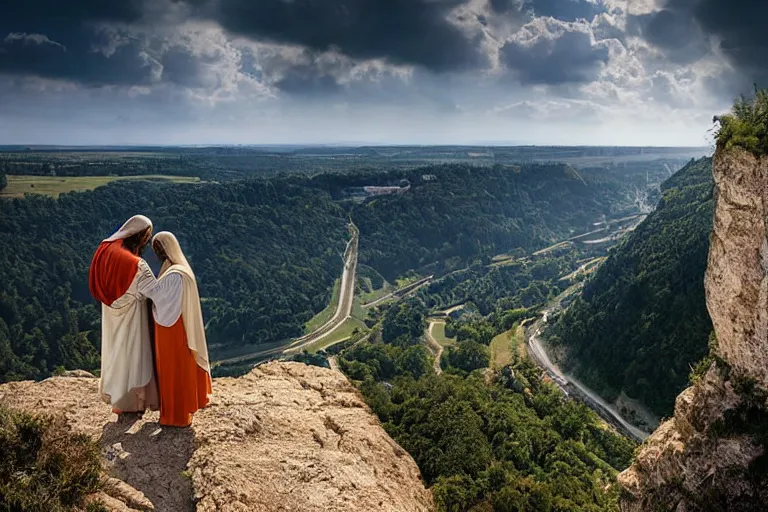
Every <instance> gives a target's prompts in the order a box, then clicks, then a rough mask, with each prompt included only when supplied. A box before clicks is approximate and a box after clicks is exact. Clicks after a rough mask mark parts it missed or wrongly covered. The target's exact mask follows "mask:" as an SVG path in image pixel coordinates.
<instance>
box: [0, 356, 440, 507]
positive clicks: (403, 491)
mask: <svg viewBox="0 0 768 512" xmlns="http://www.w3.org/2000/svg"><path fill="white" fill-rule="evenodd" d="M75 375H76V376H72V377H55V378H51V379H48V380H45V381H42V382H39V383H34V382H15V383H9V384H4V385H0V403H3V404H6V405H8V406H11V407H14V408H18V409H23V410H27V411H32V412H44V413H49V414H63V415H64V416H65V417H66V419H67V422H68V424H69V425H70V428H72V429H73V430H74V431H76V432H82V433H85V434H88V435H90V436H92V437H93V438H95V439H97V440H98V441H99V443H100V445H101V446H102V448H103V451H104V458H105V467H106V468H107V473H108V475H109V477H110V478H109V479H108V482H107V485H106V486H105V489H104V492H102V493H100V494H99V495H98V496H95V497H94V500H97V501H99V502H101V503H102V504H103V505H104V506H105V508H107V509H108V510H120V511H131V510H157V511H184V510H195V509H196V510H197V511H206V512H207V511H256V512H259V511H277V510H284V511H293V510H301V511H307V512H311V511H321V510H322V511H352V512H355V511H361V512H362V511H369V510H381V511H391V512H395V511H398V512H399V511H414V512H418V511H425V512H426V511H431V510H433V509H434V506H433V504H432V497H431V493H430V492H429V491H428V490H427V489H425V488H424V484H423V483H422V481H421V477H420V473H419V469H418V467H417V466H416V463H415V462H414V461H413V459H411V457H410V456H409V455H408V454H407V453H406V452H405V451H404V450H403V449H402V448H400V446H398V445H397V444H396V443H395V442H394V441H393V440H392V439H391V438H390V437H389V436H388V435H387V434H386V432H385V431H384V430H383V429H382V428H381V426H380V424H379V422H378V420H377V419H376V417H375V416H374V415H373V414H372V413H371V412H370V411H369V409H368V408H367V406H366V405H365V403H364V402H363V401H362V399H361V398H360V396H359V394H358V393H357V391H356V390H355V388H354V387H353V386H352V385H351V384H349V383H348V382H347V380H346V379H345V378H344V376H343V375H341V374H340V373H338V372H334V371H331V370H326V369H323V368H318V367H313V366H306V365H303V364H299V363H270V364H266V365H263V366H260V367H259V368H257V369H254V370H253V371H252V372H251V373H250V374H248V375H246V376H244V377H240V378H237V379H233V378H220V379H215V380H214V386H213V392H214V395H213V399H212V403H211V405H210V406H209V407H208V408H206V409H204V410H202V411H199V412H198V413H197V414H196V415H195V418H194V422H193V423H192V426H191V427H190V428H187V429H178V428H163V427H160V426H159V424H158V423H157V420H158V414H157V413H148V414H146V415H145V416H144V418H143V419H141V420H138V421H136V422H126V421H121V422H117V421H116V419H117V416H116V415H114V414H112V412H111V410H110V408H109V407H108V406H107V405H105V404H104V403H102V402H101V401H100V400H99V399H98V392H97V388H98V380H97V379H95V378H92V377H88V376H77V375H78V374H75Z"/></svg>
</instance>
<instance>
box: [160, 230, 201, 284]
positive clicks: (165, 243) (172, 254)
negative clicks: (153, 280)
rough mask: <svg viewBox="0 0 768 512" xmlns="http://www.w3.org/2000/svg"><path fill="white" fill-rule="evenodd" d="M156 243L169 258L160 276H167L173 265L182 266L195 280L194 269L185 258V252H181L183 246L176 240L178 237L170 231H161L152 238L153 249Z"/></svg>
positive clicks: (164, 263)
mask: <svg viewBox="0 0 768 512" xmlns="http://www.w3.org/2000/svg"><path fill="white" fill-rule="evenodd" d="M155 243H158V244H160V246H161V247H162V248H163V251H165V255H166V257H167V259H166V260H165V261H164V262H163V266H162V268H161V269H160V274H159V275H161V276H162V275H163V274H165V273H166V272H167V271H168V269H169V268H170V267H171V266H172V265H180V266H182V267H185V268H186V270H187V271H188V272H189V274H191V276H192V278H194V276H195V274H194V272H192V267H191V266H190V265H189V262H188V261H187V258H186V257H185V256H184V252H183V251H182V250H181V245H179V241H178V240H177V239H176V235H174V234H173V233H171V232H169V231H161V232H160V233H158V234H156V235H155V236H154V238H152V246H153V247H154V245H155Z"/></svg>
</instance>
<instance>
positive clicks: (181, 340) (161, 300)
mask: <svg viewBox="0 0 768 512" xmlns="http://www.w3.org/2000/svg"><path fill="white" fill-rule="evenodd" d="M152 248H153V249H154V251H155V253H157V255H158V257H159V258H160V260H161V261H162V262H163V264H162V267H161V269H160V277H159V279H158V286H157V288H156V290H155V291H154V293H153V294H152V296H151V299H152V302H153V304H154V318H155V357H156V367H157V379H158V387H159V391H160V424H161V425H166V426H175V427H186V426H188V425H189V424H190V423H192V415H193V414H194V412H195V411H197V410H198V409H201V408H203V407H205V406H206V405H208V403H209V401H210V395H211V369H210V363H209V361H208V347H207V344H206V340H205V324H204V323H203V313H202V308H201V306H200V295H199V292H198V290H197V281H196V279H195V274H194V272H192V267H191V266H190V265H189V262H188V261H187V258H186V257H185V256H184V253H183V252H182V250H181V246H180V245H179V241H178V240H177V239H176V237H175V236H174V235H173V234H172V233H169V232H167V231H166V232H161V233H158V234H157V235H155V237H154V238H153V239H152Z"/></svg>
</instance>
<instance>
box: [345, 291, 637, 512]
mask: <svg viewBox="0 0 768 512" xmlns="http://www.w3.org/2000/svg"><path fill="white" fill-rule="evenodd" d="M512 294H514V292H513V291H512ZM483 322H484V320H478V319H475V320H473V321H472V322H471V323H472V324H473V325H474V327H479V324H482V323H483ZM485 323H486V325H488V324H487V322H485ZM382 325H383V329H384V330H383V331H382V332H383V336H382V339H381V342H380V343H371V342H365V343H360V344H357V345H354V346H352V347H351V348H348V349H347V350H344V351H343V352H342V353H341V355H340V358H339V362H340V365H341V368H342V369H343V371H345V372H346V373H347V375H349V377H350V378H352V379H354V380H357V381H359V383H360V389H361V391H362V393H363V395H364V397H365V399H366V401H367V402H368V404H369V405H370V406H371V408H372V409H373V411H374V412H375V413H376V414H377V415H378V416H379V418H380V419H381V421H382V422H383V424H384V428H385V429H386V430H387V432H388V433H389V434H390V435H391V436H392V437H393V438H394V439H395V440H396V441H397V442H398V443H399V444H400V445H401V446H402V447H403V448H405V449H406V450H407V451H408V452H409V453H410V454H411V455H412V456H413V457H414V459H415V460H416V462H417V464H418V465H419V468H420V469H421V473H422V475H423V476H424V478H425V480H426V482H427V485H429V486H431V487H432V491H433V493H434V496H435V501H436V504H437V506H438V508H439V510H443V511H451V512H464V511H469V510H483V511H499V512H506V511H524V510H537V511H562V512H565V511H568V512H578V511H597V510H601V511H602V510H609V511H610V510H617V506H616V497H617V490H616V488H615V485H613V479H614V477H615V474H616V472H617V471H618V470H621V469H623V468H625V467H626V466H627V465H628V464H629V461H630V459H631V457H632V453H633V449H634V444H633V443H632V442H630V441H628V440H626V439H624V438H622V437H621V436H619V435H617V434H615V433H613V432H612V431H611V430H606V429H605V428H604V426H603V425H601V422H600V420H599V419H598V418H597V416H596V415H595V414H594V413H592V412H591V411H590V410H589V409H587V408H586V407H585V406H584V405H581V404H578V403H576V402H573V401H569V400H567V399H565V398H564V397H563V395H562V394H561V393H560V391H559V390H557V389H556V388H555V387H553V386H552V385H550V384H547V383H545V382H544V379H543V375H542V372H541V371H540V370H539V369H538V368H537V367H535V365H533V363H531V362H530V361H529V360H528V359H517V360H516V361H515V362H514V364H512V365H510V366H507V367H505V368H503V369H502V370H501V371H500V372H499V373H498V374H496V375H495V376H494V377H493V378H492V379H491V380H490V381H489V379H488V377H487V376H486V375H484V374H483V373H482V372H483V371H484V369H485V368H486V367H487V366H488V355H487V350H488V349H487V347H486V346H485V345H486V344H487V343H488V342H489V341H490V339H483V336H481V335H473V334H470V336H469V337H466V338H464V339H462V340H461V341H460V342H459V344H458V346H457V347H456V348H455V349H453V350H450V351H449V355H447V356H445V357H444V362H443V367H444V368H445V369H446V370H445V372H444V373H443V374H442V375H440V376H438V375H435V374H434V372H433V370H432V366H431V363H430V359H431V357H430V356H429V353H428V352H427V351H426V349H425V348H424V346H423V344H422V343H421V334H422V333H423V331H424V328H425V322H424V306H423V305H422V304H421V303H420V301H419V300H418V299H411V300H409V301H406V302H403V303H400V304H396V305H393V306H391V307H389V308H388V309H387V310H386V312H385V313H384V317H383V321H382ZM491 329H492V330H493V329H494V327H491ZM481 330H482V329H480V330H476V331H475V332H480V331H481ZM470 332H471V331H470ZM387 333H389V334H387ZM493 334H494V332H492V333H491V335H493ZM485 338H487V337H485ZM474 370H477V371H474Z"/></svg>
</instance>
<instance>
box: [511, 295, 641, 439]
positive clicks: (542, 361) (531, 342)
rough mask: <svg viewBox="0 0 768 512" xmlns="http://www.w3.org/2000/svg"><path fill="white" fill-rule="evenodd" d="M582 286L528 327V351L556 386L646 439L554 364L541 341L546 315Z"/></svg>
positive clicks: (559, 300) (545, 310) (611, 408)
mask: <svg viewBox="0 0 768 512" xmlns="http://www.w3.org/2000/svg"><path fill="white" fill-rule="evenodd" d="M580 288H581V286H579V285H576V286H574V287H571V288H569V289H568V290H566V291H565V292H563V293H562V294H560V295H559V296H558V297H557V298H556V299H555V300H554V301H553V302H552V303H550V304H549V305H548V306H547V307H546V308H545V309H544V312H543V313H544V314H543V316H542V318H540V319H538V320H537V321H536V322H534V324H533V325H532V326H531V327H529V328H528V331H527V332H526V336H527V337H528V354H529V355H530V357H531V359H533V361H534V362H535V363H536V364H537V365H539V366H540V367H541V368H542V369H543V370H544V371H545V372H546V373H547V375H549V376H550V378H551V379H552V380H553V381H554V382H555V384H557V386H558V387H559V388H560V389H561V390H562V391H563V392H564V393H565V394H566V395H571V394H573V391H575V392H576V393H575V394H576V395H578V396H579V397H580V398H581V399H583V400H584V401H585V402H586V403H587V405H589V406H590V407H591V408H592V409H595V410H596V411H597V412H598V414H600V416H602V417H603V418H605V419H606V420H608V421H609V422H610V423H612V424H613V425H614V426H616V427H617V428H619V429H620V430H622V431H624V432H625V433H627V434H628V435H630V436H631V437H633V438H634V439H636V440H637V441H644V440H645V439H646V438H647V437H648V433H647V432H645V431H643V430H641V429H639V428H637V427H636V426H634V425H632V424H631V423H629V422H628V421H627V420H625V419H624V418H623V417H622V416H621V414H619V412H618V411H617V410H616V408H615V407H613V406H612V405H610V404H608V403H607V402H606V401H605V400H603V398H602V397H601V396H599V395H598V394H597V393H595V392H594V391H592V390H591V389H589V388H588V387H587V386H585V385H584V384H582V383H581V382H579V381H578V379H576V378H575V377H573V376H571V375H568V374H566V373H563V372H562V371H561V370H560V368H558V367H557V365H556V364H554V363H553V362H552V361H551V360H550V358H549V355H548V354H547V352H546V350H545V349H544V346H543V345H542V343H541V331H542V329H543V328H544V325H545V324H546V322H547V317H548V316H549V315H550V314H551V313H552V311H554V310H555V309H557V308H558V307H559V306H560V303H561V302H562V301H563V300H564V299H565V298H566V297H568V296H569V295H570V294H573V293H576V292H578V290H579V289H580Z"/></svg>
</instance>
